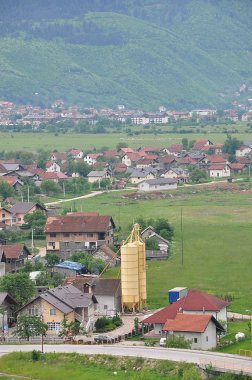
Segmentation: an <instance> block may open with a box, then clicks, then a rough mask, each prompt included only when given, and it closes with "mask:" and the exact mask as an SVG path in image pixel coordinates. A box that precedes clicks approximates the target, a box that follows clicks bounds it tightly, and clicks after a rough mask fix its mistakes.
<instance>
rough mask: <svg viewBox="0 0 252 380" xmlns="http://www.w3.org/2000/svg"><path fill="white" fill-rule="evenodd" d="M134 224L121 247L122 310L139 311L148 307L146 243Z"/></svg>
mask: <svg viewBox="0 0 252 380" xmlns="http://www.w3.org/2000/svg"><path fill="white" fill-rule="evenodd" d="M139 231H140V226H139V224H134V226H133V229H132V231H131V234H130V236H129V237H128V239H127V240H126V242H124V243H123V245H122V246H121V288H122V310H123V311H125V310H129V311H133V312H134V311H139V310H141V309H142V308H143V307H144V306H145V305H146V299H147V293H146V255H145V243H144V242H143V241H142V240H141V238H140V236H139Z"/></svg>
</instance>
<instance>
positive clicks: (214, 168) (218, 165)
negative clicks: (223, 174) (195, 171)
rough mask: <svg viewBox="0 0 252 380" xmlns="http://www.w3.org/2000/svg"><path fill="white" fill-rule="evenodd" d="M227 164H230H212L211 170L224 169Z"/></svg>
mask: <svg viewBox="0 0 252 380" xmlns="http://www.w3.org/2000/svg"><path fill="white" fill-rule="evenodd" d="M226 166H229V165H227V164H213V165H211V166H209V168H208V169H209V170H223V169H225V167H226Z"/></svg>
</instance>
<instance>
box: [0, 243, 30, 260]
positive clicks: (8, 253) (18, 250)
mask: <svg viewBox="0 0 252 380" xmlns="http://www.w3.org/2000/svg"><path fill="white" fill-rule="evenodd" d="M24 248H25V247H24V245H22V244H12V245H3V246H2V247H1V249H2V251H3V252H4V255H5V257H6V259H18V258H19V256H20V255H21V254H22V251H23V249H24ZM26 250H27V249H26Z"/></svg>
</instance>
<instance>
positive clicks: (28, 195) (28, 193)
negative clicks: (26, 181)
mask: <svg viewBox="0 0 252 380" xmlns="http://www.w3.org/2000/svg"><path fill="white" fill-rule="evenodd" d="M27 202H30V187H29V186H28V188H27Z"/></svg>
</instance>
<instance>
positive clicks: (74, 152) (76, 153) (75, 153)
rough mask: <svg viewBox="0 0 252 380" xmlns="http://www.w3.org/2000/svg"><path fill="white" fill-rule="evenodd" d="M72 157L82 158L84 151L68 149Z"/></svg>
mask: <svg viewBox="0 0 252 380" xmlns="http://www.w3.org/2000/svg"><path fill="white" fill-rule="evenodd" d="M68 152H69V153H70V154H71V156H72V157H73V158H83V156H84V153H83V152H82V150H80V149H70V150H69V151H68Z"/></svg>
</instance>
